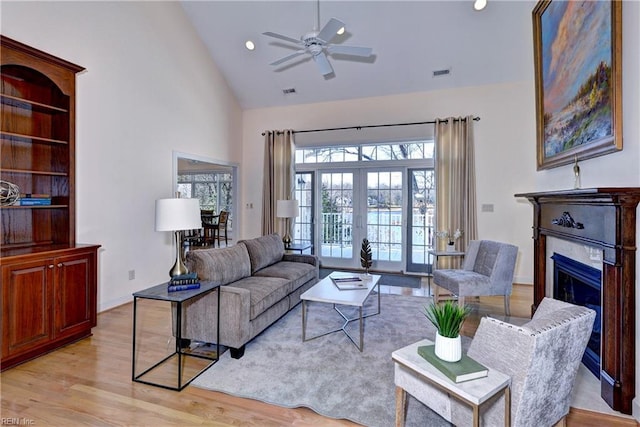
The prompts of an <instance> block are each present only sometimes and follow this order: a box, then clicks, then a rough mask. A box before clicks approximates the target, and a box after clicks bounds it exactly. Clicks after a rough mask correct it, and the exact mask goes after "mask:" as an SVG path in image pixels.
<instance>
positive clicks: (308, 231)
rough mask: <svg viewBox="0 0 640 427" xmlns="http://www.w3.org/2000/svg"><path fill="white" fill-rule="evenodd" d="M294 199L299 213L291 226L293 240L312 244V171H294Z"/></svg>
mask: <svg viewBox="0 0 640 427" xmlns="http://www.w3.org/2000/svg"><path fill="white" fill-rule="evenodd" d="M295 199H296V200H298V205H299V207H300V215H299V216H298V217H297V218H296V222H295V226H294V227H293V242H294V243H305V244H313V222H314V221H313V173H311V172H298V173H296V188H295Z"/></svg>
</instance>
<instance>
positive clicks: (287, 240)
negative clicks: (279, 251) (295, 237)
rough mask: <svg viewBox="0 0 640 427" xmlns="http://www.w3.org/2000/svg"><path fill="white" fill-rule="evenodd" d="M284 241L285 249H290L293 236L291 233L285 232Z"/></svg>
mask: <svg viewBox="0 0 640 427" xmlns="http://www.w3.org/2000/svg"><path fill="white" fill-rule="evenodd" d="M282 242H283V243H284V247H285V249H289V247H290V246H291V236H290V235H289V233H287V234H285V236H284V237H283V238H282Z"/></svg>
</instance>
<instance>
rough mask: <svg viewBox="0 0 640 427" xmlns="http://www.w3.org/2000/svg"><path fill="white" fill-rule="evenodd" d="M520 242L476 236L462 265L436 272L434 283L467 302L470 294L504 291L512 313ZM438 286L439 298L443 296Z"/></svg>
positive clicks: (434, 273)
mask: <svg viewBox="0 0 640 427" xmlns="http://www.w3.org/2000/svg"><path fill="white" fill-rule="evenodd" d="M517 256H518V248H517V247H516V246H513V245H510V244H507V243H500V242H493V241H491V240H472V241H470V242H469V246H468V249H467V252H466V253H465V257H464V262H463V264H462V269H459V270H454V269H443V270H435V271H434V272H433V283H435V284H436V285H437V286H438V288H442V289H446V290H448V291H449V292H451V293H452V294H454V295H457V297H458V304H459V305H461V306H462V305H464V298H465V297H467V296H483V295H503V296H504V311H505V313H506V315H507V316H509V315H510V309H509V298H510V297H511V289H512V287H513V273H514V271H515V268H516V257H517ZM438 288H436V290H435V291H436V292H435V300H436V301H438V300H439V299H440V289H438Z"/></svg>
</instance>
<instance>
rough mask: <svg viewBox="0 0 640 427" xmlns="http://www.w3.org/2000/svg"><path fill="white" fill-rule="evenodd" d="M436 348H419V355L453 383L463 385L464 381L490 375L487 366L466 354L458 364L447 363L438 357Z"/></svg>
mask: <svg viewBox="0 0 640 427" xmlns="http://www.w3.org/2000/svg"><path fill="white" fill-rule="evenodd" d="M435 347H436V346H435V345H425V346H420V347H418V354H419V355H420V356H422V357H423V358H424V359H425V360H426V361H427V362H429V363H431V364H432V365H433V366H435V367H436V368H438V369H439V370H440V371H441V372H442V373H443V374H445V375H446V376H447V377H449V379H450V380H451V381H453V382H456V383H461V382H463V381H470V380H475V379H476V378H482V377H486V376H487V375H488V374H489V370H488V369H487V367H486V366H484V365H482V364H480V363H479V362H477V361H475V360H474V359H472V358H470V357H469V356H467V355H466V354H463V355H462V359H460V360H459V361H458V362H446V361H444V360H442V359H440V358H439V357H438V356H436V353H435Z"/></svg>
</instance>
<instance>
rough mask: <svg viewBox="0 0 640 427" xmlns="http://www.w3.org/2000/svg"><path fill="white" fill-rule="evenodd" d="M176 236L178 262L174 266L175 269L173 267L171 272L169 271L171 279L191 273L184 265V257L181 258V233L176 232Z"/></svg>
mask: <svg viewBox="0 0 640 427" xmlns="http://www.w3.org/2000/svg"><path fill="white" fill-rule="evenodd" d="M175 236H176V262H175V263H174V264H173V267H171V270H169V277H172V278H173V277H176V276H181V275H183V274H187V273H189V269H188V268H187V266H186V265H184V263H183V262H182V257H181V256H180V252H181V251H180V232H179V231H175Z"/></svg>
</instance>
